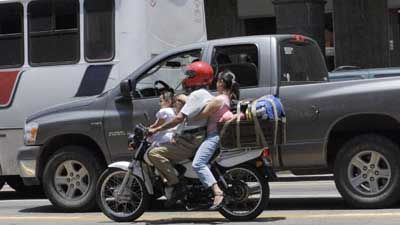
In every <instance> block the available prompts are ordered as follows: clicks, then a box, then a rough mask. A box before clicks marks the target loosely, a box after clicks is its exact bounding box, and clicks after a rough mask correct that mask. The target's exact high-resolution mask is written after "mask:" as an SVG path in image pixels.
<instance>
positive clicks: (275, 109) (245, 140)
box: [218, 95, 286, 151]
mask: <svg viewBox="0 0 400 225" xmlns="http://www.w3.org/2000/svg"><path fill="white" fill-rule="evenodd" d="M285 121H286V118H285V114H284V111H283V107H282V104H281V102H280V100H279V99H278V98H276V97H274V96H272V95H268V96H263V97H261V98H259V99H256V100H253V101H246V100H245V101H240V102H238V105H237V113H236V117H235V118H233V119H231V120H229V121H227V122H225V123H220V124H219V126H218V127H219V131H220V137H221V142H220V149H221V151H229V150H237V149H240V148H247V149H248V148H265V147H270V146H275V145H277V144H278V143H282V142H283V141H284V140H283V139H284V138H285Z"/></svg>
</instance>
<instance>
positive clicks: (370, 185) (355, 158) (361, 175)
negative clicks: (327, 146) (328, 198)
mask: <svg viewBox="0 0 400 225" xmlns="http://www.w3.org/2000/svg"><path fill="white" fill-rule="evenodd" d="M399 151H400V150H399V147H398V146H397V145H395V144H394V143H393V142H392V141H390V140H389V139H388V138H386V137H383V136H379V135H361V136H358V137H356V138H353V139H352V140H350V141H349V142H347V143H346V144H345V145H344V146H343V147H342V149H341V150H340V151H339V153H338V155H337V158H336V160H335V168H334V174H335V183H336V187H337V189H338V191H339V192H340V194H341V195H342V196H343V198H344V200H345V201H346V202H347V203H348V204H350V205H351V206H353V207H357V208H383V207H388V206H391V205H393V204H395V203H396V202H397V201H398V200H399V198H400V192H399V191H398V190H400V152H399Z"/></svg>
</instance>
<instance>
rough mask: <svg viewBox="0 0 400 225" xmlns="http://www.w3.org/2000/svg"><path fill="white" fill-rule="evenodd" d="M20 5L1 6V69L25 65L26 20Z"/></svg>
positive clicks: (8, 4)
mask: <svg viewBox="0 0 400 225" xmlns="http://www.w3.org/2000/svg"><path fill="white" fill-rule="evenodd" d="M23 17H24V14H23V7H22V4H20V3H7V4H0V52H1V54H0V68H10V67H20V66H22V64H23V63H24V31H23V30H24V22H23V21H24V20H23Z"/></svg>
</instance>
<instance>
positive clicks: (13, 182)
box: [6, 176, 43, 195]
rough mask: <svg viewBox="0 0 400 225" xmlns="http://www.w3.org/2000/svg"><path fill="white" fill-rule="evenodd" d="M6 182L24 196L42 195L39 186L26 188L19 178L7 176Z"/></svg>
mask: <svg viewBox="0 0 400 225" xmlns="http://www.w3.org/2000/svg"><path fill="white" fill-rule="evenodd" d="M6 181H7V184H8V185H9V186H10V187H11V188H12V189H14V190H15V191H16V192H18V193H21V194H24V195H40V194H42V193H43V191H42V187H41V186H40V185H36V186H26V185H25V184H24V182H23V180H22V178H21V177H20V176H9V177H7V179H6Z"/></svg>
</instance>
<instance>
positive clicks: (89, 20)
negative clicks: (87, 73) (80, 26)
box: [85, 0, 114, 62]
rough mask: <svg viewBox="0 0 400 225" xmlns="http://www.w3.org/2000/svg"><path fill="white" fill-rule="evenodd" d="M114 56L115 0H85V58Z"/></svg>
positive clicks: (94, 59)
mask: <svg viewBox="0 0 400 225" xmlns="http://www.w3.org/2000/svg"><path fill="white" fill-rule="evenodd" d="M113 58H114V0H86V1H85V59H86V61H88V62H98V61H110V60H112V59H113Z"/></svg>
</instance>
